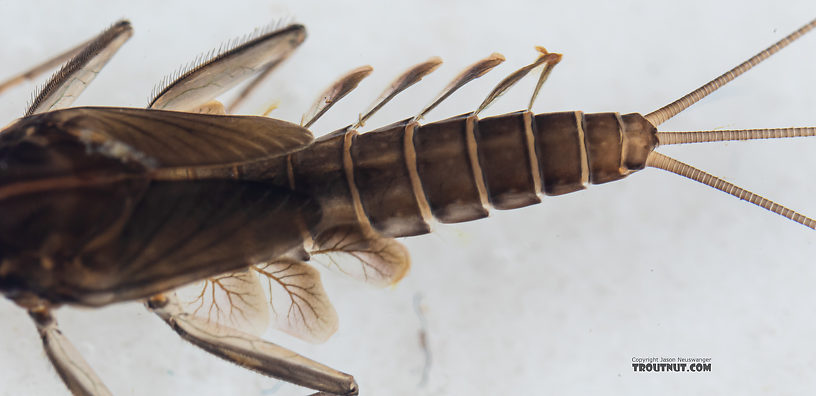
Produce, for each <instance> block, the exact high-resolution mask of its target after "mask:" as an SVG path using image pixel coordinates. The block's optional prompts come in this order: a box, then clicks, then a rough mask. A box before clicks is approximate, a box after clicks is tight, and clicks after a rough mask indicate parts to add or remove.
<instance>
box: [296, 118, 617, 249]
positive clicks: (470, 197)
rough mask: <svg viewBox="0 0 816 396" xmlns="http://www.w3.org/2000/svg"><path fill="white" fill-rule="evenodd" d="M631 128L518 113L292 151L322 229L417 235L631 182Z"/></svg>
mask: <svg viewBox="0 0 816 396" xmlns="http://www.w3.org/2000/svg"><path fill="white" fill-rule="evenodd" d="M623 130H624V124H623V123H622V121H621V117H620V116H619V115H618V114H617V113H599V114H586V115H585V114H583V113H581V112H564V113H546V114H539V115H533V114H532V113H530V112H517V113H511V114H505V115H501V116H496V117H489V118H484V119H481V120H480V119H478V118H476V117H475V116H472V115H468V114H465V115H462V116H457V117H453V118H450V119H447V120H443V121H439V122H434V123H431V124H428V125H422V126H421V125H419V124H417V123H412V122H410V121H403V122H400V123H396V124H393V125H390V126H387V127H383V128H380V129H378V130H376V131H372V132H367V133H364V134H360V135H358V134H357V133H356V132H355V131H350V130H347V131H338V132H335V133H334V134H332V135H330V136H328V137H324V138H321V139H318V140H317V141H316V142H315V143H314V144H313V145H311V146H310V147H308V148H307V149H305V150H303V151H300V152H297V153H294V154H292V155H291V158H290V159H289V160H290V162H291V168H292V169H290V172H291V174H292V176H293V180H291V182H292V185H293V186H294V188H295V189H296V190H298V191H303V192H306V193H308V194H311V195H312V196H313V197H316V198H317V199H318V201H320V203H321V205H322V207H323V208H324V213H323V217H324V219H323V221H322V222H321V224H322V228H324V229H325V228H327V227H332V226H339V225H351V224H357V223H363V224H370V225H371V226H372V227H373V228H374V229H376V230H377V231H379V232H380V233H381V234H383V235H385V236H391V237H401V236H412V235H419V234H424V233H427V232H429V231H430V227H429V224H428V221H430V220H431V218H432V217H433V218H436V219H437V220H438V221H440V222H442V223H458V222H464V221H470V220H476V219H480V218H483V217H486V216H487V214H488V211H487V205H490V206H493V207H494V208H496V209H514V208H519V207H523V206H527V205H531V204H534V203H538V202H540V198H539V195H540V194H545V195H560V194H565V193H569V192H573V191H577V190H580V189H583V188H585V186H586V185H587V184H588V183H596V184H597V183H604V182H607V181H612V180H617V179H620V178H622V177H624V176H625V175H626V172H623V171H622V170H621V150H622V140H623V136H624V135H623ZM315 231H319V230H315Z"/></svg>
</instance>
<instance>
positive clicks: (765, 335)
mask: <svg viewBox="0 0 816 396" xmlns="http://www.w3.org/2000/svg"><path fill="white" fill-rule="evenodd" d="M71 3H72V4H71V5H69V4H68V3H67V2H61V1H49V2H45V1H44V2H39V1H38V2H11V1H5V2H2V3H0V37H2V43H0V60H2V62H0V78H3V77H5V76H10V75H12V74H14V73H15V72H18V71H20V70H22V69H24V68H26V67H28V66H31V65H34V64H36V63H37V62H39V61H41V60H43V59H44V58H45V57H47V56H49V55H51V54H55V53H57V52H58V51H61V50H63V49H66V48H69V47H71V46H73V45H75V44H76V43H78V42H81V41H83V40H85V39H87V38H88V37H90V36H92V35H94V34H96V33H97V32H99V31H101V30H102V29H103V28H104V27H106V26H108V25H109V24H111V23H113V22H114V21H115V20H117V19H118V18H121V17H127V18H129V19H130V20H131V21H132V22H133V25H134V28H135V35H134V37H133V38H132V39H131V40H130V42H128V43H127V44H125V45H124V46H123V48H122V50H121V52H120V53H119V54H118V55H117V56H115V57H114V59H113V60H112V61H111V62H110V63H109V64H108V66H107V67H106V68H105V69H104V70H103V71H102V73H101V74H100V75H99V77H98V78H97V79H96V80H95V81H94V83H93V84H92V85H91V86H90V87H89V88H88V90H87V91H86V92H85V93H84V94H83V96H82V97H81V98H80V99H79V100H78V101H77V103H76V104H77V105H112V106H145V105H146V103H147V100H148V95H149V93H150V91H151V88H152V86H153V84H155V83H156V82H158V81H159V80H160V79H161V77H162V76H164V75H165V74H169V73H172V72H173V71H175V70H176V68H178V67H179V66H180V65H182V64H185V63H187V62H188V61H189V60H191V59H193V58H195V57H196V56H197V55H198V54H200V53H202V52H206V51H208V50H209V49H211V48H212V47H215V46H217V45H219V44H220V43H221V42H223V41H226V40H228V39H231V38H233V37H236V36H240V35H242V34H244V33H247V32H249V31H251V30H252V28H253V27H255V26H259V25H263V24H265V23H267V22H269V21H271V20H275V19H277V18H280V17H281V16H286V15H291V16H293V17H294V20H295V21H298V22H301V23H304V24H305V25H306V26H307V28H308V31H309V37H308V39H307V41H306V43H305V44H304V45H303V46H302V48H301V49H300V50H298V51H297V52H296V54H295V55H294V56H293V58H292V59H290V60H289V61H288V62H287V63H286V64H285V65H283V66H282V67H281V68H280V69H279V71H278V72H276V74H275V75H274V76H273V78H272V79H271V80H270V81H268V83H267V84H265V85H264V88H263V90H262V92H259V93H258V94H256V95H255V96H254V97H253V101H252V102H251V103H249V104H248V105H247V106H245V107H244V110H245V111H246V112H248V113H260V112H262V111H263V110H265V108H266V107H267V105H268V104H269V103H271V102H272V101H273V100H279V101H280V103H281V104H280V107H279V109H277V110H275V111H274V112H273V113H272V116H274V117H278V118H283V119H287V120H292V121H298V120H300V114H301V113H302V112H303V111H305V110H306V109H308V106H309V105H311V103H312V101H313V100H314V98H315V96H316V95H317V94H318V93H319V92H320V91H321V90H322V89H323V88H325V87H326V86H327V85H328V84H330V83H331V82H332V80H333V79H334V78H335V77H337V76H339V75H341V74H342V73H345V72H346V71H348V70H350V69H352V68H354V67H356V66H359V65H362V64H366V63H369V64H371V65H372V66H374V73H373V74H372V76H371V77H370V78H368V79H367V80H365V81H364V82H363V83H362V84H361V86H360V88H359V89H358V90H357V91H355V92H353V93H352V94H351V95H349V97H347V98H346V99H345V100H344V101H343V102H342V103H340V104H338V105H337V106H336V107H335V108H333V109H332V110H331V111H330V112H329V113H328V114H327V115H326V116H325V117H324V118H323V119H321V120H320V121H318V122H317V123H316V124H315V125H314V128H313V130H314V131H315V133H316V134H318V135H319V134H322V133H327V132H329V131H331V130H334V129H336V128H339V127H342V126H344V125H346V124H349V123H352V122H354V121H356V119H357V115H358V113H359V112H360V111H363V110H364V109H365V108H366V107H367V106H368V105H369V104H370V101H371V100H373V99H374V98H375V97H376V96H377V95H378V94H379V93H380V92H381V91H382V89H383V88H384V87H385V85H386V84H388V83H390V81H391V79H393V78H394V77H395V76H396V75H398V74H399V73H401V72H402V71H403V70H404V69H405V68H406V67H408V66H410V65H412V64H415V63H418V62H421V61H424V60H426V59H427V58H429V57H431V56H433V55H438V56H441V57H442V58H443V59H444V60H445V62H446V63H445V64H444V65H443V66H442V67H441V68H440V69H439V70H438V71H437V72H436V73H434V74H432V75H431V76H429V77H427V78H426V79H425V80H423V81H422V82H421V83H420V84H419V85H417V86H416V87H414V88H411V89H409V90H408V91H407V92H406V93H404V94H402V95H400V96H399V97H398V98H397V99H395V100H394V101H393V102H392V103H391V104H389V105H388V106H387V107H386V108H385V109H383V111H382V112H380V113H379V114H377V115H376V116H375V117H373V118H372V119H371V120H370V121H369V122H368V124H367V125H368V126H369V127H370V128H372V129H373V128H376V127H378V126H381V125H385V124H388V123H391V122H393V121H396V120H399V119H403V118H406V117H410V116H412V115H414V114H415V113H416V112H418V111H419V110H420V109H422V108H423V107H424V106H425V105H426V104H427V103H428V101H430V100H431V99H432V98H433V97H434V96H435V95H436V94H437V92H438V91H439V90H440V89H441V88H442V87H443V86H444V85H445V84H447V83H448V81H449V80H450V78H452V77H453V76H454V75H456V74H457V73H458V72H459V71H460V70H461V69H462V68H464V67H465V66H467V65H469V64H470V63H472V62H474V61H476V60H478V59H481V58H483V57H485V56H487V55H489V54H490V53H491V52H494V51H496V52H501V53H503V54H504V55H505V56H506V57H507V62H505V64H504V65H502V66H500V67H498V68H497V69H496V70H494V71H492V72H491V73H488V74H487V75H486V76H485V77H482V78H481V79H479V80H477V81H475V82H474V83H471V84H469V85H468V86H466V87H465V88H463V89H462V90H461V91H459V92H457V93H456V94H455V95H454V96H453V97H452V98H450V99H449V100H448V101H446V102H445V103H443V104H442V105H441V106H439V108H437V109H436V110H434V111H433V112H432V113H431V114H430V115H429V116H428V119H427V121H433V120H438V119H442V118H446V117H448V116H452V115H456V114H461V113H465V112H468V111H470V110H472V109H473V108H475V107H476V106H478V104H479V103H480V102H481V100H482V99H483V98H484V96H485V95H487V93H488V92H489V90H490V89H491V88H492V87H493V85H494V84H495V83H496V82H497V81H498V80H499V79H501V78H502V77H504V76H505V75H506V74H507V73H510V72H511V71H512V70H514V69H515V68H517V67H520V66H522V65H524V64H527V63H528V62H530V61H531V60H532V59H534V57H535V55H536V54H535V52H534V50H533V46H535V45H542V46H545V47H546V48H548V49H549V50H551V51H553V52H561V53H563V54H564V59H563V61H562V62H561V64H559V65H558V66H557V67H556V68H555V70H554V71H553V73H552V75H551V77H550V79H549V81H548V82H547V83H546V84H545V86H544V87H543V89H542V93H541V96H540V99H539V100H538V102H537V104H536V106H535V110H536V112H550V111H567V110H583V111H586V112H598V111H619V112H622V113H627V112H642V113H647V112H650V111H652V110H654V109H656V108H658V107H660V106H662V105H664V104H666V103H668V102H669V101H672V100H674V99H676V98H678V97H680V96H681V95H683V94H685V93H687V92H688V91H690V90H692V89H694V88H696V87H698V86H700V85H701V84H703V83H705V82H707V81H708V80H709V79H711V78H713V77H715V76H717V75H719V74H720V73H722V72H724V71H726V70H728V69H730V68H731V67H733V66H734V65H736V64H737V63H739V62H741V61H743V60H745V59H747V58H748V57H749V56H751V55H753V54H754V53H756V52H757V51H759V50H761V49H763V48H764V47H765V46H767V45H769V44H771V43H773V42H774V41H776V40H777V39H779V38H781V37H782V36H784V35H786V34H788V33H789V32H791V31H793V30H794V29H796V28H798V27H799V26H800V25H802V24H804V23H806V22H807V21H809V20H811V19H813V18H815V17H816V4H814V2H813V1H811V0H801V1H782V2H776V3H774V4H771V3H768V4H767V5H762V4H759V3H758V2H742V1H727V2H719V3H716V4H714V3H712V2H709V1H698V0H689V1H683V2H672V3H671V4H668V3H666V4H663V3H662V2H655V1H632V0H629V1H619V2H601V1H509V0H508V1H495V0H494V1H480V0H476V1H474V0H467V1H444V2H443V1H430V0H428V1H404V2H384V1H379V2H378V1H371V2H366V1H354V2H325V1H292V2H288V3H286V2H280V1H245V2H241V4H240V5H236V4H231V3H230V2H226V1H219V2H209V1H198V2H184V3H182V2H169V1H163V2H158V1H156V2H149V1H144V2H137V1H132V0H130V1H107V2H104V3H101V2H93V1H83V2H71ZM76 3H79V4H81V5H77V4H76ZM814 70H816V33H811V35H810V36H807V37H805V38H803V39H802V40H801V41H799V42H797V43H795V44H794V45H792V46H791V47H790V48H788V49H785V50H783V51H782V52H781V53H780V54H779V55H777V56H775V57H774V58H772V59H771V60H769V61H767V62H766V63H764V64H762V65H761V66H759V67H758V68H756V69H755V70H752V71H750V72H749V73H747V74H746V75H745V76H743V77H741V78H739V79H738V80H737V81H736V82H734V83H732V84H731V85H729V86H728V87H726V88H724V89H722V90H721V91H720V92H718V93H716V94H715V95H713V96H711V97H710V98H708V99H706V100H705V101H703V102H702V103H699V104H697V105H695V106H693V107H692V108H691V109H689V110H687V111H686V112H685V113H683V114H681V115H680V116H678V117H677V118H676V119H673V120H671V121H669V122H667V123H666V124H664V125H663V126H661V129H662V130H694V129H714V128H720V129H732V128H751V127H757V128H759V127H786V126H813V125H816V73H814ZM45 78H46V77H45V76H44V77H43V78H42V79H40V80H38V81H42V82H44V81H45ZM533 86H534V80H533V79H529V80H525V81H522V83H521V84H520V85H519V86H518V87H516V88H514V89H513V90H512V91H511V92H510V93H508V94H507V95H505V97H503V98H502V99H501V100H500V101H499V103H498V104H497V105H496V106H494V107H492V108H490V109H489V110H488V111H487V114H486V115H495V114H500V113H504V112H510V111H515V110H519V109H521V108H523V107H524V106H526V103H527V100H528V95H529V93H530V92H531V91H532V89H533ZM34 87H35V84H27V85H23V86H20V87H19V88H17V89H15V90H12V91H10V92H8V93H7V94H5V95H3V96H2V97H0V116H2V118H0V120H4V121H0V124H3V125H5V124H6V123H7V122H10V121H11V120H12V119H13V118H14V117H17V116H19V115H21V114H22V113H23V112H24V110H25V102H26V100H27V99H28V98H29V97H30V95H31V94H30V92H31V91H33V89H34ZM662 152H664V153H667V154H669V155H673V156H675V157H677V158H678V159H680V160H683V161H685V162H688V163H690V164H693V165H696V166H699V167H701V168H702V169H705V170H707V171H709V172H711V173H713V174H716V175H719V176H722V177H725V178H727V179H728V180H729V181H732V182H734V183H736V184H738V185H740V186H743V187H745V188H748V189H750V190H752V191H754V192H757V193H760V194H764V195H766V196H767V197H768V198H770V199H774V200H777V201H778V202H780V203H783V204H786V205H788V206H790V207H791V208H795V209H798V210H801V211H803V212H804V213H805V214H809V215H810V216H816V204H815V203H814V202H816V199H814V194H816V178H814V177H813V175H814V173H815V172H816V156H813V155H812V154H813V153H814V152H816V139H812V140H811V141H806V140H801V139H800V140H787V141H776V142H768V141H756V142H750V143H728V144H710V145H707V146H702V145H691V146H683V147H676V148H674V147H672V148H670V150H662ZM0 215H2V214H0ZM814 241H816V233H814V232H813V231H810V230H808V229H806V228H804V227H802V226H800V225H797V224H795V223H792V222H790V221H787V220H785V219H783V218H781V217H778V216H774V215H771V214H769V213H768V212H766V211H763V210H761V209H758V208H756V207H754V206H752V205H748V204H745V203H743V202H739V201H738V200H736V199H734V198H732V197H729V196H726V195H724V194H722V193H720V192H717V191H713V190H711V189H709V188H707V187H705V186H702V185H699V184H696V183H693V182H690V181H688V180H685V179H683V178H680V177H678V176H674V175H671V174H667V173H665V172H663V171H660V170H654V169H650V170H645V171H643V172H640V173H638V174H635V175H633V176H631V177H629V178H628V179H626V180H623V181H620V182H615V183H610V184H607V185H601V186H594V187H592V188H590V189H588V190H587V191H584V192H580V193H575V194H569V195H566V196H561V197H557V198H545V199H544V202H543V203H542V204H540V205H536V206H532V207H528V208H525V209H521V210H515V211H506V212H499V211H493V212H492V214H491V217H490V218H489V219H485V220H481V221H478V222H473V223H466V224H461V225H454V226H438V227H436V232H435V233H434V234H431V235H428V236H424V237H418V238H411V239H407V240H405V241H404V242H405V243H406V244H407V245H408V247H409V249H410V251H411V253H412V257H413V268H412V270H411V272H410V273H409V274H408V276H407V277H406V278H405V279H404V280H403V281H402V283H400V284H399V285H397V286H396V287H395V288H393V289H391V290H375V289H371V288H368V287H365V286H361V285H358V284H357V283H355V282H353V281H351V280H347V279H344V278H343V277H341V276H339V275H334V274H331V273H324V284H325V286H326V289H327V292H328V294H329V296H330V297H331V299H332V301H333V302H334V304H335V306H336V308H337V311H338V314H339V316H340V329H339V331H338V332H337V334H336V335H335V336H334V337H333V338H332V339H331V340H329V341H328V342H327V343H326V344H324V345H318V346H311V345H307V344H304V343H302V342H298V341H296V340H294V339H292V338H291V337H287V336H285V335H283V334H282V333H279V332H269V333H268V336H269V337H270V338H271V339H272V340H274V341H276V342H280V343H281V344H282V345H284V346H286V347H288V348H292V349H294V350H296V351H298V352H300V353H302V354H304V355H306V356H309V357H311V358H314V359H316V360H318V361H321V362H322V363H325V364H328V365H330V366H332V367H334V368H337V369H338V370H341V371H344V372H348V373H351V374H353V375H355V377H356V378H357V381H358V383H359V385H360V387H361V389H362V391H363V394H365V395H464V394H471V395H496V394H519V393H523V392H529V393H530V394H559V395H586V394H627V395H646V394H667V395H671V394H676V395H687V394H760V393H762V394H804V393H807V392H806V391H807V390H812V389H813V388H814V387H816V380H814V376H813V375H812V374H813V372H814V370H815V369H816V361H815V360H814V359H813V356H814V351H815V350H816V343H814V342H813V339H814V337H813V335H814V334H816V320H814V311H816V291H814V290H816V289H814V287H813V285H814V284H815V283H816V265H815V263H814V262H813V260H812V259H811V258H812V257H813V256H814V253H816V242H814ZM417 307H419V311H420V312H421V315H420V314H418V308H417ZM0 318H2V319H0V395H4V396H5V395H56V394H64V393H65V392H66V390H65V388H64V386H63V385H62V384H61V382H60V380H59V378H58V377H57V375H56V373H55V372H54V370H53V369H51V368H50V367H49V364H48V361H47V359H46V358H45V356H44V353H43V351H42V347H41V345H40V340H39V338H38V337H37V334H36V331H35V328H34V325H33V324H32V323H31V322H30V320H29V319H28V318H27V315H26V314H25V313H24V312H23V311H22V310H20V309H18V308H17V307H16V306H14V305H13V304H12V303H10V302H8V301H6V300H0ZM57 318H58V319H59V320H60V323H61V326H62V329H63V331H64V333H65V335H66V336H67V337H69V338H70V339H71V340H72V341H73V343H74V344H75V345H76V346H77V348H78V349H79V350H80V351H81V352H82V353H83V354H84V356H85V357H86V358H87V360H88V362H89V363H90V364H91V365H92V366H93V367H94V368H95V369H96V370H97V372H98V373H99V375H100V376H101V377H102V379H103V380H104V381H105V382H106V384H107V385H108V386H109V388H110V389H111V391H113V393H114V394H116V395H144V394H150V395H153V396H159V395H178V394H194V395H198V396H204V395H226V394H241V395H265V396H268V395H276V396H277V395H298V394H306V393H307V391H305V390H303V389H297V388H296V387H294V386H291V385H288V384H281V383H279V382H278V381H276V380H272V379H268V378H265V377H262V376H260V375H257V374H255V373H253V372H249V371H247V370H243V369H240V368H238V367H236V366H234V365H231V364H227V363H224V362H222V361H220V360H219V359H217V358H215V357H211V356H209V355H208V354H206V353H205V352H202V351H200V350H198V349H197V348H195V347H193V346H191V345H188V344H186V343H184V342H183V341H182V340H181V339H180V338H179V337H177V336H176V335H175V334H174V333H173V332H172V331H171V330H170V329H169V328H167V327H166V325H164V323H162V322H161V321H160V320H159V319H158V318H155V317H152V315H150V314H148V313H147V312H146V311H145V310H144V309H143V308H142V307H141V306H140V304H138V303H129V304H122V305H117V306H112V307H108V308H105V309H100V310H95V311H87V310H78V309H71V308H65V309H61V310H60V311H58V312H57ZM420 334H424V337H425V339H426V340H427V349H425V348H424V347H423V344H422V342H421V341H420ZM428 356H430V359H427V357H428ZM653 356H654V357H710V358H712V371H711V372H708V373H635V372H633V369H632V366H631V364H632V358H633V357H653Z"/></svg>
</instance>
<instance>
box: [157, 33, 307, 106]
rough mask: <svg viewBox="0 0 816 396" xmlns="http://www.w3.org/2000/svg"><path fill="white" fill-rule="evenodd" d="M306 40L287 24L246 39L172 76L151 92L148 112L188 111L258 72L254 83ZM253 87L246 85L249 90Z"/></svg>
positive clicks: (302, 34)
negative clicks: (150, 110) (151, 97)
mask: <svg viewBox="0 0 816 396" xmlns="http://www.w3.org/2000/svg"><path fill="white" fill-rule="evenodd" d="M305 38H306V29H305V28H304V27H303V26H301V25H290V26H286V27H283V28H280V29H274V30H271V31H265V32H264V31H262V32H260V33H258V34H255V35H253V36H250V37H249V39H247V40H244V41H243V42H241V43H239V45H236V46H232V47H229V48H227V49H224V50H220V51H218V52H217V53H216V54H215V55H214V56H212V57H208V58H205V59H203V60H201V61H199V62H195V65H194V66H192V67H190V68H186V69H183V70H181V71H179V72H177V73H175V74H174V75H173V76H172V77H170V78H168V79H166V80H165V81H164V82H162V83H161V84H160V86H159V87H158V89H156V90H155V92H156V93H155V94H154V95H153V99H152V100H151V101H150V104H149V105H148V107H149V108H151V109H163V110H176V111H190V110H192V109H195V108H197V107H199V106H201V105H202V104H204V103H207V102H209V101H210V100H212V99H215V98H216V97H218V96H219V95H221V94H223V93H224V92H226V91H228V90H229V89H231V88H232V87H234V86H236V85H238V84H239V83H241V82H243V81H245V80H247V79H248V78H251V77H252V76H254V75H256V74H257V73H262V74H261V77H259V80H257V81H255V82H253V84H257V82H259V81H260V79H263V78H264V77H265V76H266V74H267V73H268V72H271V71H272V70H273V69H274V68H275V66H277V65H278V64H280V63H281V62H283V60H285V59H286V58H287V57H289V55H290V54H291V53H292V51H294V50H295V48H297V46H298V45H300V43H302V42H303V40H305ZM253 86H254V85H252V84H251V85H250V88H249V89H252V87H253ZM242 95H245V94H242Z"/></svg>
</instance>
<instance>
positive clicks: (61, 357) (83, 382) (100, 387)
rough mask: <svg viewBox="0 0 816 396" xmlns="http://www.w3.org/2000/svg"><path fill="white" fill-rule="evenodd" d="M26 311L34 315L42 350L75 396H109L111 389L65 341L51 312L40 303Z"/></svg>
mask: <svg viewBox="0 0 816 396" xmlns="http://www.w3.org/2000/svg"><path fill="white" fill-rule="evenodd" d="M29 315H31V318H32V319H34V323H35V324H36V325H37V330H38V331H39V332H40V337H41V338H42V341H43V347H44V348H45V354H46V355H48V359H50V360H51V364H53V365H54V368H55V369H56V370H57V373H58V374H59V376H60V378H62V381H63V382H64V383H65V386H67V387H68V389H69V390H70V391H71V393H73V394H74V395H78V396H79V395H82V396H110V394H111V392H110V391H109V390H108V388H107V387H105V384H103V383H102V380H100V379H99V377H97V376H96V373H94V371H93V369H91V366H89V365H88V363H87V362H85V359H83V358H82V355H80V354H79V351H77V350H76V348H74V345H73V344H71V341H68V339H67V338H65V336H64V335H62V332H60V330H59V328H57V321H56V320H55V319H54V317H53V316H52V315H51V311H50V310H49V309H48V308H45V307H39V308H35V309H32V310H30V311H29Z"/></svg>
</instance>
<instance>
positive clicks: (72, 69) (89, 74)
mask: <svg viewBox="0 0 816 396" xmlns="http://www.w3.org/2000/svg"><path fill="white" fill-rule="evenodd" d="M132 35H133V28H132V27H131V26H130V22H128V21H119V22H117V23H116V24H114V25H113V26H111V27H110V28H108V29H107V30H105V31H104V32H102V33H101V34H99V36H97V37H96V38H94V39H93V40H90V41H88V42H87V43H86V44H84V45H83V47H82V49H81V50H80V51H78V52H77V53H76V55H74V56H73V57H72V58H71V60H69V61H68V63H66V64H65V66H63V67H62V69H60V71H59V72H57V74H55V75H54V76H53V77H51V79H50V80H49V81H48V83H46V84H45V85H44V86H43V89H42V90H40V92H39V93H38V94H37V96H36V97H35V98H34V101H33V102H32V104H31V107H29V109H28V111H26V115H32V114H37V113H43V112H46V111H51V110H57V109H63V108H66V107H69V106H71V104H72V103H74V100H75V99H76V98H77V97H78V96H79V95H80V94H81V93H82V91H84V90H85V87H87V86H88V84H90V82H91V81H93V79H94V77H96V75H97V74H98V73H99V71H100V70H102V68H103V67H104V66H105V64H106V63H108V61H109V60H110V58H111V57H113V54H115V53H116V51H117V50H119V47H121V46H122V44H124V43H125V41H127V40H128V39H129V38H130V36H132Z"/></svg>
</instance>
